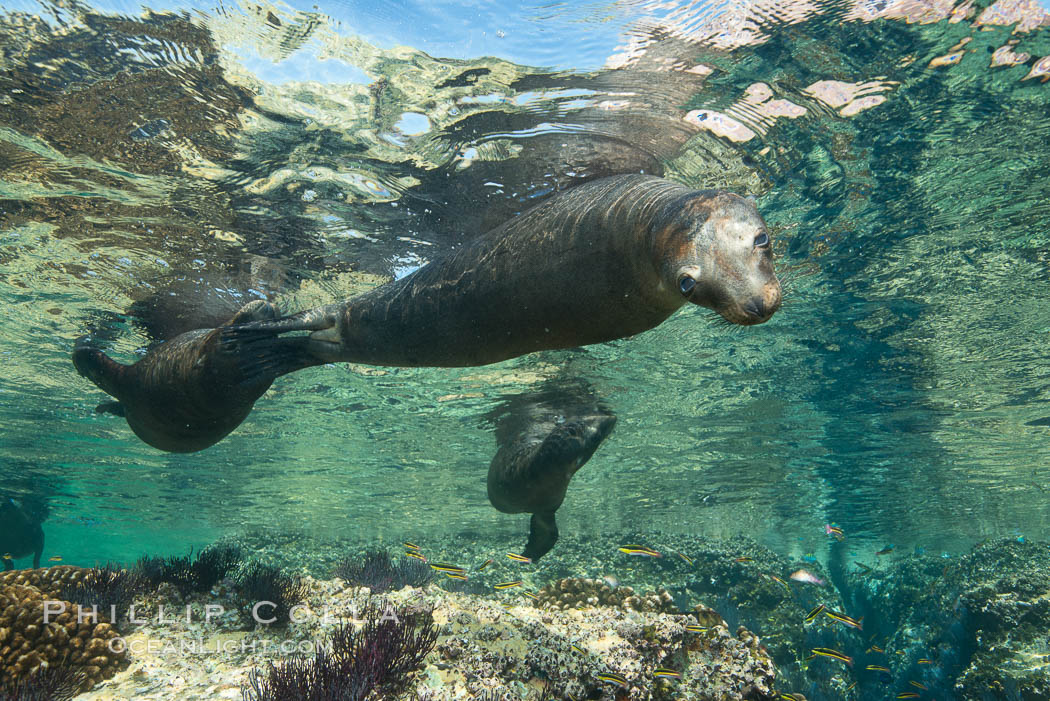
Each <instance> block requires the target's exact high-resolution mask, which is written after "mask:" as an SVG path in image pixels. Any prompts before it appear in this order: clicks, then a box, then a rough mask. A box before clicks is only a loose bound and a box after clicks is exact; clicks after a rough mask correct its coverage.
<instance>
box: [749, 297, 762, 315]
mask: <svg viewBox="0 0 1050 701" xmlns="http://www.w3.org/2000/svg"><path fill="white" fill-rule="evenodd" d="M744 310H745V311H746V312H747V313H748V314H750V315H751V316H765V315H766V303H765V301H763V300H762V298H761V297H752V298H751V299H750V300H748V302H747V304H745V305H744Z"/></svg>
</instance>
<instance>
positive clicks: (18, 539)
mask: <svg viewBox="0 0 1050 701" xmlns="http://www.w3.org/2000/svg"><path fill="white" fill-rule="evenodd" d="M40 521H41V519H40V518H37V517H34V515H33V514H31V513H29V510H27V509H26V508H24V505H23V506H19V505H18V504H16V503H15V502H14V500H12V499H11V498H10V497H6V496H0V555H3V556H4V569H5V570H10V569H14V566H15V565H14V562H13V560H17V559H19V558H23V557H26V556H27V555H32V556H33V567H40V556H41V554H43V552H44V529H43V527H42V526H41V525H40Z"/></svg>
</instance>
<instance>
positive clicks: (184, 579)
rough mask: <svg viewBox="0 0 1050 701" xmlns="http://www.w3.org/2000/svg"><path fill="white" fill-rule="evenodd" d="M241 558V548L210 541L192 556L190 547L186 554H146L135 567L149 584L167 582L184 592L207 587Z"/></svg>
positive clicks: (216, 581)
mask: <svg viewBox="0 0 1050 701" xmlns="http://www.w3.org/2000/svg"><path fill="white" fill-rule="evenodd" d="M241 559H242V555H241V550H240V548H238V547H237V546H235V545H228V544H224V545H211V546H208V547H207V548H205V549H204V550H201V551H200V552H198V553H197V557H196V558H194V557H193V551H192V550H191V551H190V554H189V555H172V556H170V557H151V556H146V557H143V558H141V559H140V560H139V561H138V564H137V565H136V566H135V569H136V571H137V572H138V573H139V574H141V575H142V576H143V577H144V578H145V579H146V580H147V581H148V582H149V583H150V584H151V585H152V586H154V587H156V586H157V585H159V584H161V583H162V582H167V583H169V584H171V585H173V586H174V587H175V588H176V589H178V590H179V592H181V593H182V595H183V596H185V595H186V594H189V593H191V592H206V591H208V590H209V589H211V588H212V587H213V586H215V585H216V583H218V582H219V581H220V580H221V579H222V578H223V577H225V576H226V575H228V574H229V573H230V572H232V571H233V569H234V568H235V567H237V565H238V564H239V563H240V562H241Z"/></svg>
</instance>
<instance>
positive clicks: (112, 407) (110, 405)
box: [95, 402, 127, 418]
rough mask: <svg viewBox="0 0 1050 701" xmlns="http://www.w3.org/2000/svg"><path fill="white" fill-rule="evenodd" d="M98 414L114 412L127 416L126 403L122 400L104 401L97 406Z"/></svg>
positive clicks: (114, 413)
mask: <svg viewBox="0 0 1050 701" xmlns="http://www.w3.org/2000/svg"><path fill="white" fill-rule="evenodd" d="M95 413H96V414H113V415H114V416H121V417H124V418H127V414H126V412H125V411H124V405H123V404H121V403H120V402H102V403H101V404H99V405H98V406H97V407H95Z"/></svg>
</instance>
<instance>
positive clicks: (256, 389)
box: [73, 300, 301, 453]
mask: <svg viewBox="0 0 1050 701" xmlns="http://www.w3.org/2000/svg"><path fill="white" fill-rule="evenodd" d="M275 317H276V311H275V310H274V308H273V306H271V305H270V304H269V303H267V302H263V301H261V300H256V301H254V302H251V303H249V304H247V305H245V306H244V308H242V309H241V310H240V311H239V312H237V313H236V314H235V315H234V316H233V318H231V319H230V320H229V321H228V322H227V324H238V323H244V322H248V321H257V320H261V319H273V318H275ZM222 328H223V327H219V328H217V329H199V330H196V331H189V332H186V333H183V334H180V335H179V336H176V337H175V338H173V339H172V340H170V341H167V342H166V343H162V344H160V345H158V346H156V347H155V348H153V349H152V350H150V351H149V352H148V353H147V354H146V355H145V357H143V358H142V359H141V360H139V361H138V362H136V363H134V364H133V365H121V364H120V363H117V362H115V361H114V360H112V359H110V358H109V357H107V356H106V355H105V354H104V353H103V352H102V351H100V350H98V349H96V348H93V347H91V345H89V341H88V339H86V338H81V339H79V340H78V341H77V344H76V347H75V348H74V350H73V364H74V365H75V366H76V369H77V372H78V373H80V374H81V375H83V376H84V377H86V378H88V379H89V380H91V381H92V382H94V383H95V384H96V385H98V387H99V388H100V389H101V390H102V391H104V392H106V393H107V394H110V395H112V396H113V397H115V398H116V399H117V401H116V402H106V403H104V404H101V405H99V407H98V409H97V411H105V412H109V413H113V414H117V415H119V416H123V417H124V418H125V419H127V422H128V426H130V427H131V430H132V431H134V432H135V434H136V435H137V436H138V437H139V438H141V439H142V440H143V441H145V442H146V443H148V444H150V445H152V446H153V447H155V448H159V449H160V450H167V451H170V452H174V453H188V452H193V451H197V450H202V449H204V448H207V447H208V446H211V445H213V444H215V443H217V442H218V441H220V440H222V439H223V438H224V437H225V436H226V435H227V434H228V433H229V432H230V431H232V430H233V429H235V428H237V426H238V425H240V423H241V422H242V421H244V418H245V417H246V416H247V415H248V413H249V412H250V411H251V409H252V406H253V405H254V404H255V400H256V399H258V398H259V397H261V396H262V395H263V393H264V392H266V390H267V389H269V388H270V385H271V384H272V383H273V381H274V379H275V378H276V377H278V376H279V375H282V374H284V373H285V372H288V371H289V370H290V369H295V368H293V367H292V366H290V365H288V362H294V358H289V357H288V354H289V353H290V352H291V351H293V350H295V339H284V340H286V341H289V342H290V344H289V345H282V346H281V347H279V348H274V349H272V351H271V352H270V353H268V354H267V357H266V358H264V359H252V360H253V362H245V360H246V358H245V357H244V356H243V354H235V353H230V352H227V351H225V350H224V349H223V346H222V343H221V339H220V332H221V330H222ZM296 357H301V355H300V354H296Z"/></svg>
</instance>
